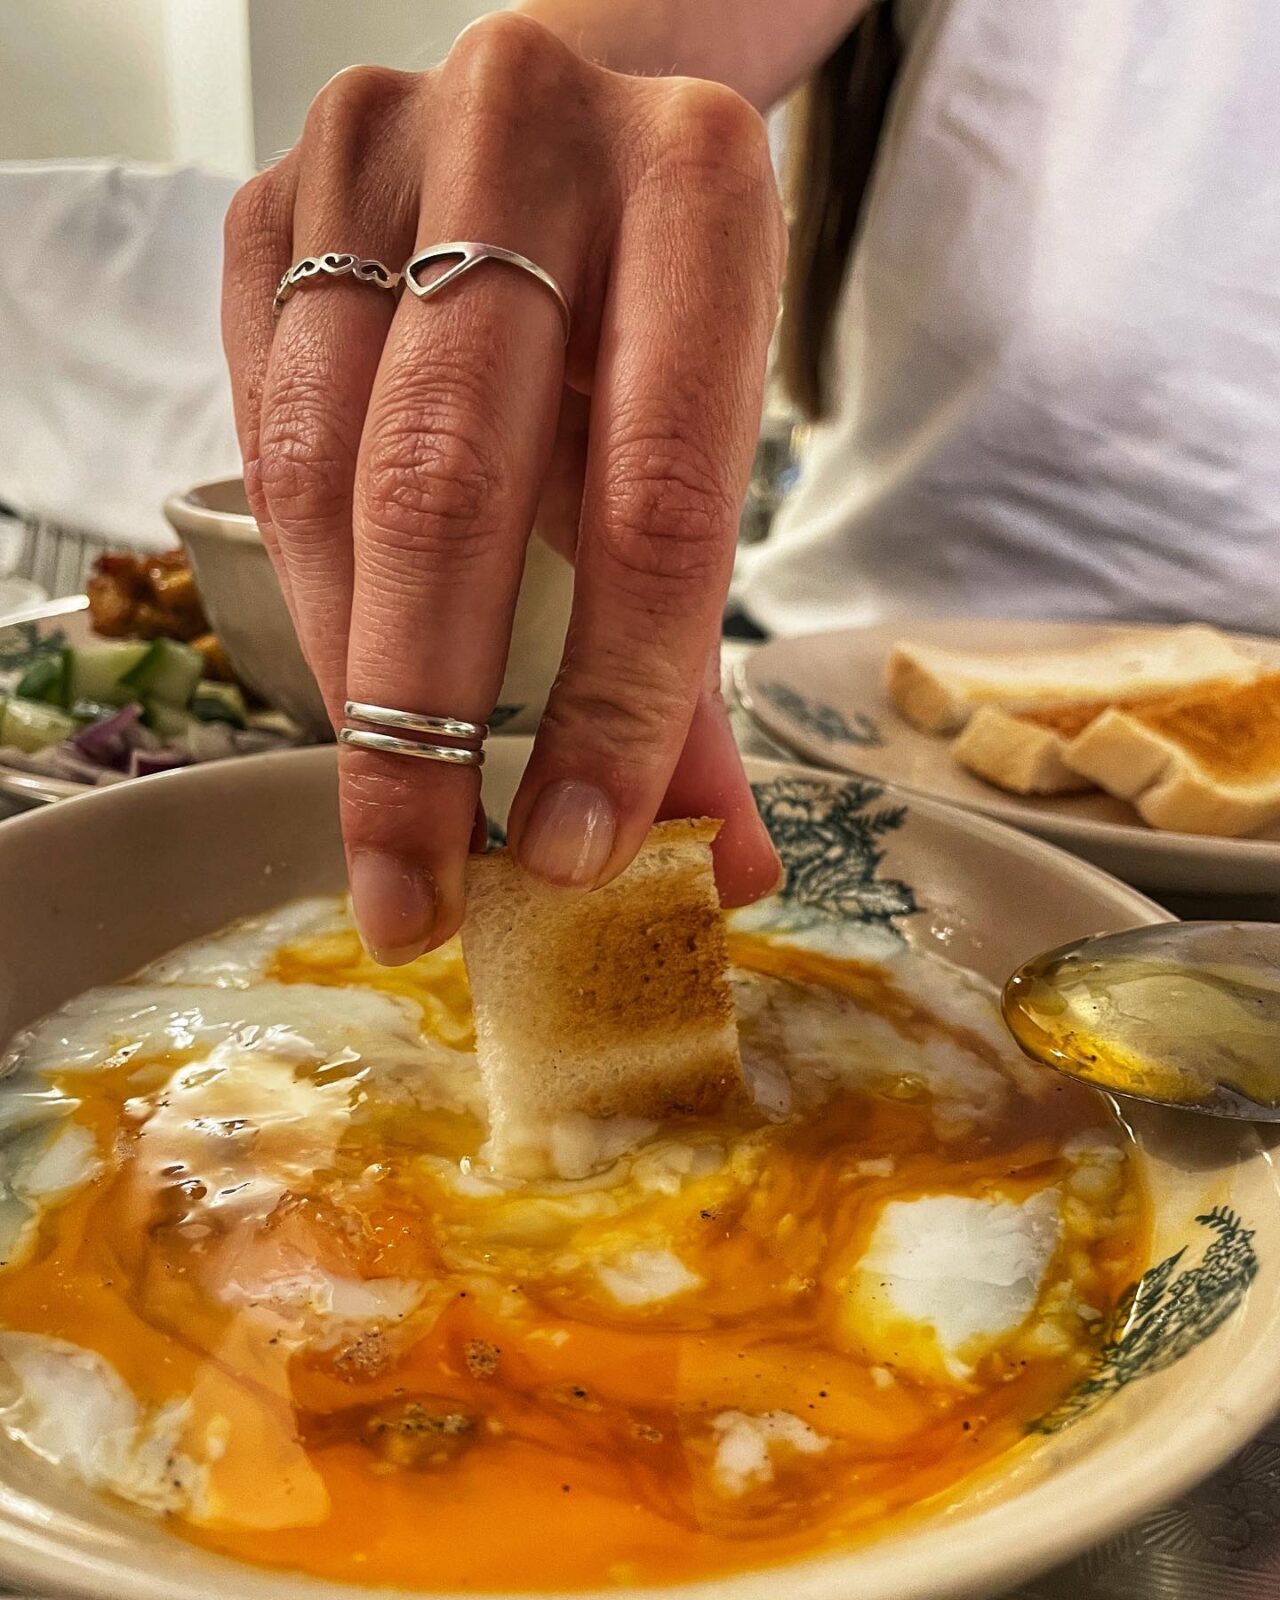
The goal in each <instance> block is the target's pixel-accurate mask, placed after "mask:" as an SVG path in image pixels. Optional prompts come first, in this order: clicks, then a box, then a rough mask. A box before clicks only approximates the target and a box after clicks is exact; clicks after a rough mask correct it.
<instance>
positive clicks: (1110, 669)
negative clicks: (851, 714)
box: [885, 623, 1262, 733]
mask: <svg viewBox="0 0 1280 1600" xmlns="http://www.w3.org/2000/svg"><path fill="white" fill-rule="evenodd" d="M1261 670H1262V668H1261V667H1260V665H1259V663H1258V662H1257V661H1256V660H1255V659H1254V657H1252V656H1251V655H1249V654H1248V652H1247V651H1245V650H1243V649H1241V647H1240V646H1239V645H1237V644H1235V643H1234V642H1233V641H1232V640H1230V639H1228V638H1227V637H1226V636H1225V635H1224V634H1221V633H1218V632H1217V631H1216V630H1215V629H1213V628H1208V627H1204V626H1203V625H1201V624H1199V623H1190V624H1188V625H1187V626H1185V627H1179V628H1161V629H1157V630H1149V631H1147V632H1144V633H1133V634H1123V635H1120V636H1119V637H1117V638H1113V639H1106V640H1103V641H1102V642H1101V643H1099V644H1092V645H1083V646H1080V647H1079V648H1077V649H1074V650H1011V651H1003V652H997V651H977V650H945V649H941V648H939V647H937V646H934V645H922V644H911V643H910V642H909V641H906V640H903V641H902V642H900V643H898V644H896V645H895V646H894V648H893V650H892V651H891V652H890V655H889V663H888V667H887V669H886V674H885V688H886V690H887V692H888V695H889V698H890V700H891V701H892V702H893V704H894V705H895V706H896V707H897V708H898V710H899V711H900V712H901V713H902V715H903V716H904V717H905V718H906V719H907V721H908V722H911V723H914V725H915V726H916V727H917V728H922V729H923V730H924V731H925V732H926V733H954V732H956V731H957V730H958V729H960V728H962V727H963V726H964V725H965V723H966V722H967V721H968V720H969V718H970V716H972V714H973V713H974V712H975V711H976V710H977V709H978V707H979V706H983V705H995V706H999V707H1001V708H1002V709H1003V710H1005V711H1034V710H1040V709H1047V708H1050V707H1053V706H1064V705H1071V704H1073V703H1079V702H1081V701H1097V702H1100V703H1104V704H1105V703H1108V702H1111V701H1114V700H1133V699H1144V698H1147V697H1148V696H1154V695H1161V694H1168V693H1170V692H1171V691H1175V690H1180V689H1185V688H1192V687H1194V686H1195V685H1196V684H1200V683H1208V682H1217V681H1224V682H1225V681H1234V682H1241V683H1243V682H1248V681H1249V680H1251V679H1253V678H1256V677H1257V676H1258V674H1259V672H1261Z"/></svg>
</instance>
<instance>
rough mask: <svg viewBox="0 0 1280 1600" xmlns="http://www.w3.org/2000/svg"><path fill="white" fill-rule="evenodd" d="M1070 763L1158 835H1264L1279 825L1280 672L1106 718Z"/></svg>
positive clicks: (1074, 750) (1075, 748) (1083, 736)
mask: <svg viewBox="0 0 1280 1600" xmlns="http://www.w3.org/2000/svg"><path fill="white" fill-rule="evenodd" d="M1064 759H1065V760H1066V762H1067V763H1068V765H1069V766H1070V767H1071V768H1072V769H1073V770H1074V771H1076V772H1079V773H1080V774H1081V775H1082V776H1083V777H1086V778H1089V779H1091V780H1092V781H1093V782H1094V783H1096V784H1097V785H1098V786H1099V787H1100V788H1103V789H1106V790H1107V791H1108V793H1110V794H1114V795H1117V796H1118V797H1119V798H1120V799H1122V800H1130V801H1132V803H1133V804H1134V805H1135V806H1136V807H1137V808H1138V814H1139V815H1140V816H1141V817H1142V819H1143V821H1144V822H1147V823H1149V824H1150V825H1151V827H1153V828H1164V829H1169V830H1173V831H1176V832H1180V833H1206V834H1217V835H1220V836H1223V837H1236V836H1238V835H1240V834H1246V833H1256V832H1257V830H1258V829H1259V828H1264V827H1266V826H1267V824H1268V823H1270V822H1274V821H1275V820H1276V819H1277V818H1280V672H1272V673H1268V674H1267V675H1266V676H1264V677H1260V678H1258V679H1256V680H1255V681H1254V682H1253V683H1247V684H1232V685H1226V686H1217V687H1215V688H1213V689H1210V690H1206V691H1201V692H1189V693H1187V694H1183V695H1176V696H1170V697H1168V698H1166V699H1164V700H1162V701H1160V702H1158V703H1156V704H1152V705H1147V706H1130V707H1128V708H1127V709H1124V710H1120V709H1112V710H1108V711H1104V712H1103V714H1102V715H1101V716H1100V717H1096V718H1094V720H1093V721H1092V722H1090V723H1089V725H1088V726H1087V727H1086V728H1085V729H1084V731H1083V732H1082V733H1080V734H1079V735H1078V736H1077V737H1076V738H1075V739H1073V740H1072V741H1071V743H1070V744H1069V745H1068V746H1067V749H1066V751H1065V754H1064Z"/></svg>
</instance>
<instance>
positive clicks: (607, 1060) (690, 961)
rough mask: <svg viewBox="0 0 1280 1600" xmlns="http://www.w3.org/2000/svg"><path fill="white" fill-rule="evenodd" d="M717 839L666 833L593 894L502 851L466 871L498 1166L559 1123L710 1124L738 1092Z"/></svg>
mask: <svg viewBox="0 0 1280 1600" xmlns="http://www.w3.org/2000/svg"><path fill="white" fill-rule="evenodd" d="M718 830H719V824H718V823H715V822H709V821H705V820H703V821H693V822H686V821H676V822H666V823H661V824H659V825H658V826H657V827H656V828H654V829H653V830H652V832H651V833H650V834H649V836H648V838H647V839H646V841H645V843H644V845H643V846H642V848H641V850H640V853H639V854H638V856H637V857H636V860H635V861H634V862H633V863H632V865H631V866H630V867H628V868H627V870H626V871H625V872H623V873H622V874H620V876H619V877H617V878H616V879H614V881H613V882H612V883H610V884H607V885H605V887H604V888H602V889H598V890H596V891H594V892H593V893H591V894H570V893H566V892H564V891H558V890H554V889H548V888H546V887H545V886H543V885H540V884H538V883H537V882H535V881H534V880H533V879H531V878H529V877H528V876H527V875H526V874H525V873H524V872H522V871H521V870H520V868H519V867H518V866H517V865H516V862H515V860H514V858H513V857H512V856H511V855H510V854H509V853H508V852H506V851H503V850H499V851H491V852H490V853H489V854H488V855H485V856H480V857H477V858H474V859H473V861H472V862H471V864H470V867H469V870H468V885H467V920H466V923H465V924H464V927H463V934H462V938H463V951H464V954H465V957H466V962H467V970H468V973H469V975H470V979H471V987H472V999H473V1004H474V1008H475V1018H476V1046H477V1053H478V1056H479V1061H480V1069H481V1073H482V1075H483V1077H484V1080H485V1085H486V1089H487V1091H488V1094H489V1101H490V1122H491V1139H490V1156H491V1159H492V1160H493V1162H494V1164H495V1165H499V1166H501V1165H504V1164H505V1165H511V1164H512V1163H511V1160H510V1159H508V1158H509V1157H510V1156H511V1155H512V1153H513V1152H515V1151H517V1150H519V1151H521V1152H523V1155H522V1157H521V1159H522V1160H524V1157H525V1156H527V1155H528V1152H529V1151H530V1150H533V1149H535V1148H536V1147H537V1146H538V1144H539V1141H540V1140H541V1139H543V1138H544V1136H545V1133H546V1130H547V1129H548V1128H549V1127H550V1125H551V1124H553V1123H554V1122H555V1121H556V1120H557V1119H560V1118H566V1117H574V1116H581V1115H586V1116H588V1117H593V1118H610V1117H634V1118H644V1119H648V1120H663V1119H665V1118H667V1117H671V1116H676V1115H690V1114H698V1115H703V1114H707V1113H710V1112H713V1111H715V1110H716V1109H718V1108H719V1107H720V1106H721V1105H723V1104H724V1103H725V1102H726V1101H727V1100H729V1099H730V1098H733V1099H736V1098H737V1097H738V1096H739V1095H741V1094H742V1093H743V1089H742V1077H741V1061H740V1059H739V1056H738V1047H737V1023H736V1018H735V1013H734V1006H733V996H732V993H731V990H730V988H729V983H728V977H727V969H728V950H727V945H726V940H725V931H724V920H723V916H722V914H721V911H720V904H719V900H718V898H717V896H716V891H715V880H714V877H713V874H712V870H711V854H710V844H711V841H712V840H713V839H714V838H715V835H716V833H717V832H718ZM525 1165H526V1166H527V1161H526V1162H525Z"/></svg>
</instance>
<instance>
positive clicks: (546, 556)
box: [164, 478, 573, 739]
mask: <svg viewBox="0 0 1280 1600" xmlns="http://www.w3.org/2000/svg"><path fill="white" fill-rule="evenodd" d="M164 513H165V516H166V517H168V519H169V521H170V522H171V523H172V525H173V527H174V529H175V531H176V532H177V534H178V536H179V537H180V538H181V540H182V543H183V546H184V547H185V549H186V551H187V555H188V557H189V559H190V561H191V570H192V571H193V572H194V573H195V579H196V584H197V586H198V587H199V590H200V597H201V599H202V600H203V601H204V606H205V610H206V612H207V613H208V617H209V621H210V623H211V624H212V626H213V630H214V632H215V633H216V634H217V635H218V637H219V638H220V639H221V640H222V643H223V645H224V647H225V649H226V652H227V655H228V657H229V659H230V661H231V664H232V666H233V667H234V668H235V670H236V673H237V675H238V676H239V677H240V678H241V679H242V680H243V681H244V682H245V683H247V684H248V685H249V687H250V688H251V689H253V690H254V691H255V693H257V694H259V695H261V697H262V698H263V699H264V700H265V701H267V703H268V704H269V705H273V706H277V707H279V709H280V710H281V711H287V712H288V713H289V715H290V716H291V717H292V718H293V719H294V721H295V722H297V723H298V724H299V726H301V727H303V728H305V729H306V730H307V731H308V732H309V733H312V734H314V735H315V736H316V737H317V738H319V739H331V738H332V737H333V729H332V728H331V727H330V724H329V718H328V716H327V715H326V713H325V709H324V702H323V701H322V700H321V698H320V691H319V689H317V687H316V682H315V679H314V678H313V677H312V676H311V670H310V668H309V667H308V666H307V664H306V662H305V661H304V660H303V657H302V651H301V650H300V649H299V647H298V640H297V636H296V635H295V633H294V631H293V622H292V621H291V619H290V617H289V612H288V609H287V607H286V606H285V603H284V596H283V595H282V594H281V592H280V585H279V583H278V581H277V580H276V575H275V569H274V568H273V567H272V565H271V559H270V557H269V556H268V555H267V551H266V547H265V546H264V544H263V543H262V536H261V534H260V533H259V532H258V524H257V523H256V522H255V521H254V519H253V517H252V516H250V514H249V504H248V501H247V500H246V499H245V493H244V484H243V482H242V481H241V480H240V479H239V478H219V479H216V480H214V481H213V482H211V483H198V484H196V485H195V487H194V488H192V489H188V490H187V491H186V492H185V493H184V494H177V495H174V496H173V497H172V498H171V499H169V500H167V501H166V502H165V508H164ZM572 599H573V574H572V571H571V569H570V567H569V566H568V564H567V563H566V562H564V561H562V560H561V559H560V557H559V556H557V555H555V554H553V553H552V551H551V550H549V549H548V548H547V546H546V545H545V544H543V543H542V542H541V540H538V539H532V540H530V542H529V549H528V552H527V554H526V556H525V569H524V580H523V582H522V584H521V587H520V599H519V603H518V604H517V606H516V614H515V620H514V622H513V624H512V630H511V648H510V650H509V652H508V656H507V672H506V677H505V678H504V680H503V684H502V692H501V694H500V695H499V696H498V704H497V706H495V708H494V711H493V713H492V715H491V717H490V724H491V725H492V726H493V727H494V728H501V729H502V730H503V731H504V732H508V733H526V732H532V731H533V729H534V728H536V727H537V725H538V719H539V717H540V716H541V715H542V708H543V707H544V706H545V705H546V703H547V695H548V693H549V691H550V689H551V684H552V681H553V680H554V678H555V675H556V672H557V670H558V668H559V665H560V652H561V648H562V646H563V644H564V636H565V629H566V627H567V626H568V622H569V608H570V605H571V603H572ZM423 649H424V650H429V649H430V641H429V640H426V641H424V643H423Z"/></svg>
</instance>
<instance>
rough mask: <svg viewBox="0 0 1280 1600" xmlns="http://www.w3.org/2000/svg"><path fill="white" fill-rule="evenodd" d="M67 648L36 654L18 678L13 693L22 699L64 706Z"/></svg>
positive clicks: (67, 664)
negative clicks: (40, 654) (45, 653)
mask: <svg viewBox="0 0 1280 1600" xmlns="http://www.w3.org/2000/svg"><path fill="white" fill-rule="evenodd" d="M70 654H71V652H70V651H69V650H51V651H50V652H49V654H48V655H43V656H38V657H37V658H36V659H35V660H34V661H33V662H32V663H31V665H30V666H29V667H28V668H27V670H26V671H25V672H24V673H23V674H22V676H21V678H19V679H18V685H17V688H15V689H14V691H13V692H14V694H16V695H20V696H21V697H22V699H24V700H40V701H42V702H43V703H44V704H45V705H47V706H65V705H66V703H67V676H68V672H69V670H70V669H69V663H68V660H67V658H68V656H69V655H70Z"/></svg>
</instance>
